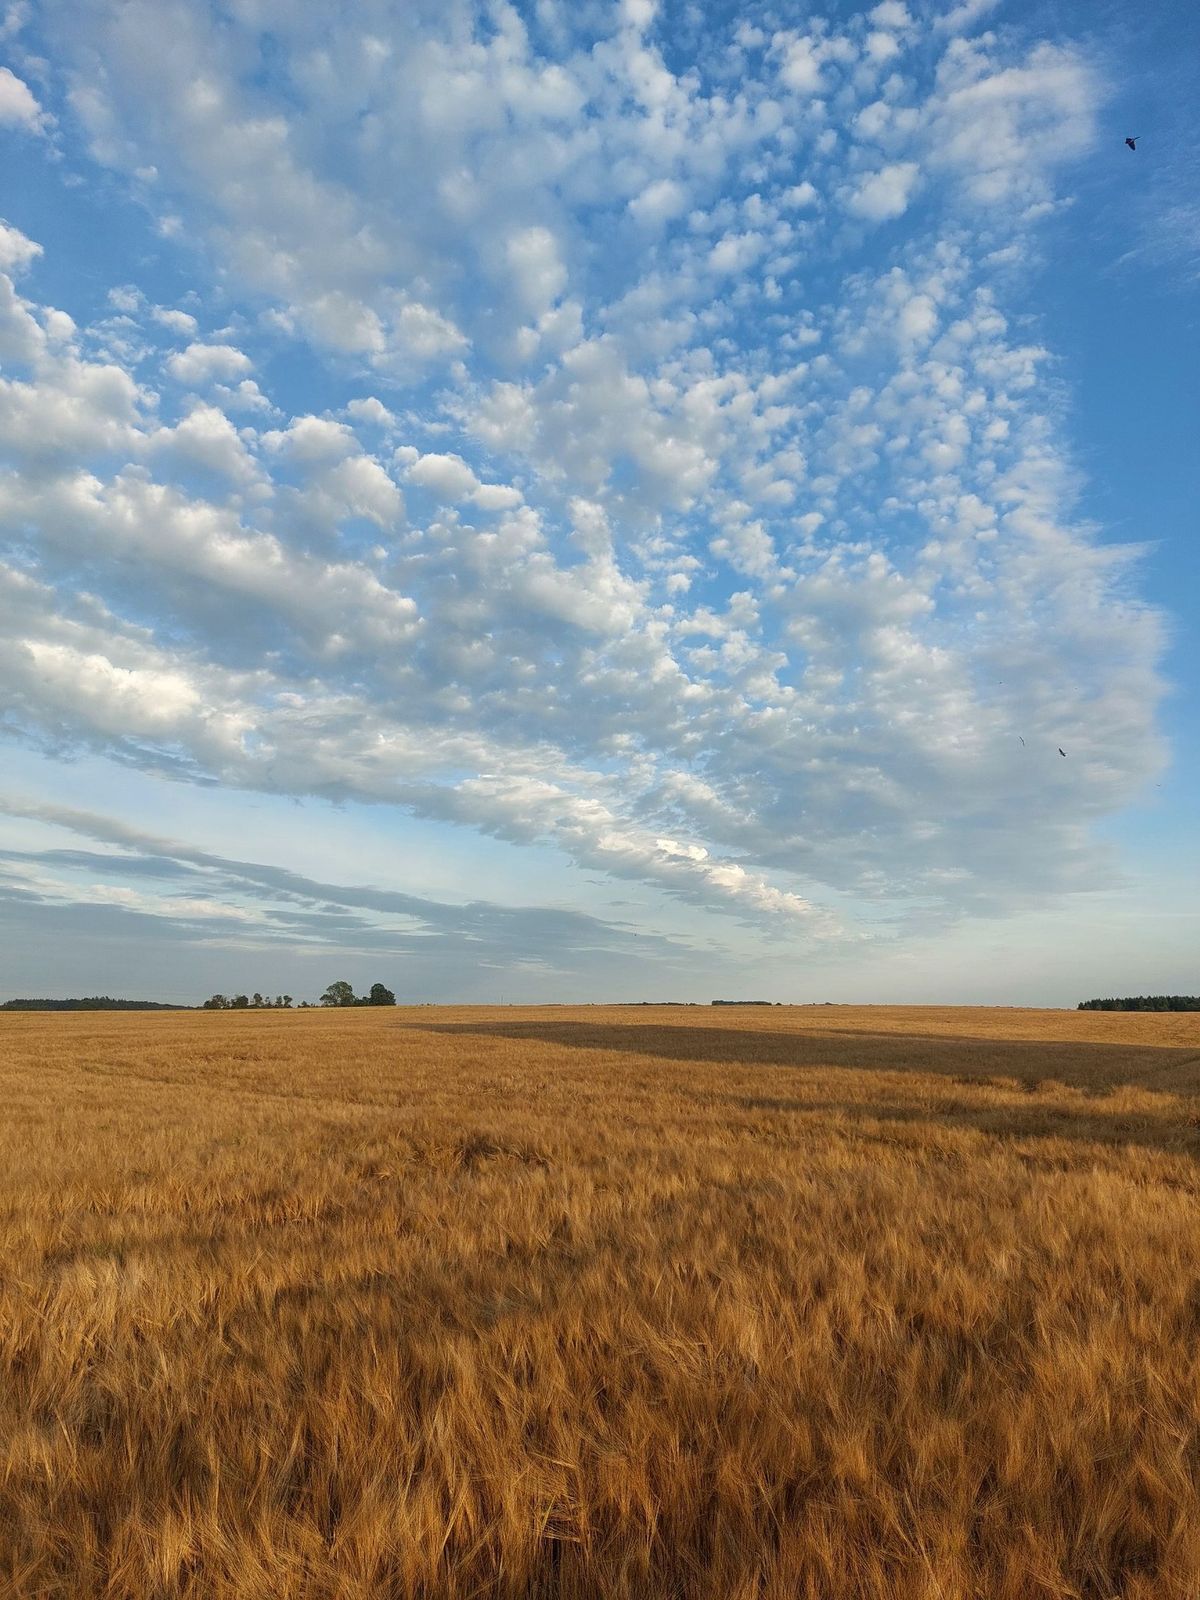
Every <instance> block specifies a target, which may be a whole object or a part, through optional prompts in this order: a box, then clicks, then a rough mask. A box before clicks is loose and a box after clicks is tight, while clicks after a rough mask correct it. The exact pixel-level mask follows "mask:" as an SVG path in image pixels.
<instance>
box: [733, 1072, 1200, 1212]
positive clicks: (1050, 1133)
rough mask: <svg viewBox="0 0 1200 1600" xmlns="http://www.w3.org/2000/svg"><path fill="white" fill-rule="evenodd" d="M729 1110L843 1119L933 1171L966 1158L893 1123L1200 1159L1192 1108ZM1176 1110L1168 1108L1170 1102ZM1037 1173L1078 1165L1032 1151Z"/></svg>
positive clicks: (838, 1106)
mask: <svg viewBox="0 0 1200 1600" xmlns="http://www.w3.org/2000/svg"><path fill="white" fill-rule="evenodd" d="M727 1099H728V1102H729V1104H730V1105H731V1106H733V1107H735V1108H736V1109H738V1110H739V1111H748V1112H755V1111H762V1112H768V1113H779V1112H783V1113H791V1114H795V1115H799V1116H808V1117H812V1116H816V1117H827V1116H829V1115H830V1114H832V1115H834V1116H836V1117H839V1118H841V1119H842V1123H843V1131H844V1132H846V1133H849V1134H851V1135H852V1136H853V1137H855V1138H857V1139H860V1140H863V1141H865V1142H866V1143H869V1144H879V1145H889V1146H896V1145H900V1146H903V1147H904V1148H905V1149H907V1150H908V1151H909V1152H910V1153H911V1154H913V1155H914V1156H919V1157H922V1158H924V1159H926V1160H929V1161H931V1162H933V1163H934V1164H946V1163H949V1164H950V1165H961V1164H962V1162H963V1161H964V1159H965V1158H964V1156H963V1153H962V1152H961V1151H958V1150H954V1149H947V1148H943V1147H941V1146H939V1145H936V1144H928V1143H923V1142H921V1141H920V1140H918V1142H916V1143H914V1142H912V1141H911V1140H908V1139H906V1138H905V1137H903V1135H901V1137H899V1138H897V1137H896V1135H894V1134H891V1133H887V1132H885V1131H883V1130H884V1129H886V1128H887V1126H888V1125H889V1124H891V1125H894V1126H895V1127H897V1128H898V1129H900V1130H903V1129H911V1130H913V1131H914V1132H916V1133H918V1134H919V1133H920V1132H921V1131H922V1130H924V1129H929V1128H937V1129H941V1130H943V1131H946V1130H949V1131H952V1132H960V1133H981V1134H984V1135H985V1136H986V1137H987V1138H994V1139H1009V1140H1011V1139H1017V1140H1035V1139H1050V1140H1054V1139H1069V1140H1071V1141H1072V1142H1074V1143H1084V1144H1090V1145H1107V1146H1109V1147H1110V1148H1112V1149H1114V1150H1117V1151H1120V1150H1123V1149H1125V1148H1126V1147H1127V1146H1129V1145H1138V1146H1140V1147H1141V1148H1143V1149H1147V1150H1161V1151H1163V1152H1164V1153H1166V1154H1168V1155H1177V1156H1186V1157H1188V1158H1189V1159H1190V1160H1192V1161H1195V1160H1196V1159H1197V1158H1200V1127H1197V1126H1196V1124H1195V1121H1194V1119H1192V1118H1191V1117H1190V1116H1189V1115H1188V1113H1187V1109H1186V1106H1185V1107H1180V1108H1179V1109H1178V1110H1175V1109H1172V1110H1170V1111H1168V1112H1166V1113H1165V1114H1164V1113H1150V1114H1147V1113H1146V1112H1143V1111H1111V1112H1110V1111H1104V1110H1101V1108H1100V1106H1099V1105H1097V1104H1095V1103H1094V1101H1093V1102H1089V1101H1084V1102H1083V1104H1082V1105H1078V1106H1075V1105H1069V1104H1068V1105H1065V1106H1064V1105H1053V1104H1051V1105H1047V1104H1046V1103H1045V1101H1042V1100H1037V1099H1032V1098H1031V1099H1029V1100H1028V1101H1027V1102H1025V1103H1024V1104H1014V1103H1013V1102H1012V1101H1011V1099H1010V1100H1009V1101H1007V1103H1001V1104H989V1103H987V1102H980V1103H974V1104H973V1103H971V1102H967V1101H964V1102H962V1103H960V1104H957V1105H954V1104H951V1105H938V1106H936V1107H920V1106H911V1105H902V1104H896V1103H889V1102H880V1101H873V1100H867V1101H851V1100H785V1099H773V1098H771V1097H769V1096H766V1095H730V1096H728V1097H727ZM1168 1105H1170V1102H1168ZM1020 1159H1021V1161H1022V1162H1023V1163H1024V1164H1025V1165H1026V1166H1027V1167H1029V1168H1031V1169H1043V1170H1045V1169H1056V1168H1061V1167H1070V1166H1074V1165H1075V1162H1074V1160H1073V1159H1064V1158H1063V1157H1062V1156H1060V1155H1056V1154H1054V1153H1053V1152H1049V1153H1043V1152H1039V1151H1038V1150H1036V1149H1034V1150H1029V1151H1026V1152H1025V1153H1023V1154H1022V1155H1021V1157H1020ZM1158 1181H1159V1182H1161V1183H1164V1184H1166V1186H1167V1187H1169V1188H1176V1189H1186V1191H1187V1192H1188V1193H1189V1194H1193V1195H1197V1196H1200V1177H1196V1178H1195V1179H1192V1178H1188V1179H1187V1180H1180V1179H1179V1178H1177V1177H1171V1176H1162V1177H1160V1178H1159V1179H1158Z"/></svg>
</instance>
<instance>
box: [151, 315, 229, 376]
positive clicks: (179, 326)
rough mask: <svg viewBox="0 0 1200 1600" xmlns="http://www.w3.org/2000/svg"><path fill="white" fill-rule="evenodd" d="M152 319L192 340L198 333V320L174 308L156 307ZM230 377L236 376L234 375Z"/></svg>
mask: <svg viewBox="0 0 1200 1600" xmlns="http://www.w3.org/2000/svg"><path fill="white" fill-rule="evenodd" d="M150 315H151V317H152V318H153V319H154V321H155V322H157V323H158V325H159V326H160V327H162V328H167V329H169V330H170V332H172V333H179V334H182V335H183V336H184V337H185V338H188V339H190V338H191V337H192V335H193V334H194V333H195V332H196V319H195V317H193V316H192V314H191V312H189V311H179V310H177V309H175V308H174V307H172V306H154V307H153V308H152V310H151V312H150ZM228 376H230V377H232V376H234V374H233V373H230V374H228Z"/></svg>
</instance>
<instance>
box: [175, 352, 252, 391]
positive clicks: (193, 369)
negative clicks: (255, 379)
mask: <svg viewBox="0 0 1200 1600" xmlns="http://www.w3.org/2000/svg"><path fill="white" fill-rule="evenodd" d="M251 366H252V363H251V360H250V357H249V356H248V355H246V354H245V352H244V351H242V350H238V349H236V348H235V347H234V346H233V345H230V344H189V345H188V347H187V349H186V350H182V351H179V352H178V353H177V354H175V355H173V356H169V357H168V358H167V363H166V367H167V371H168V372H169V373H170V374H171V376H172V377H173V378H174V379H175V381H176V382H177V383H193V384H205V383H211V382H212V381H213V380H214V379H215V378H241V377H244V376H245V374H246V373H248V372H249V371H250V369H251Z"/></svg>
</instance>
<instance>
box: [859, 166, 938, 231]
mask: <svg viewBox="0 0 1200 1600" xmlns="http://www.w3.org/2000/svg"><path fill="white" fill-rule="evenodd" d="M919 171H920V168H919V167H918V165H917V163H916V162H915V161H895V162H893V163H892V164H891V165H890V166H887V167H883V168H881V170H880V171H878V172H872V173H870V174H869V175H868V176H867V177H865V178H863V179H862V181H861V182H860V183H859V184H858V186H857V187H856V188H855V189H854V191H853V192H852V193H851V194H850V196H849V197H848V199H847V200H846V209H847V211H852V212H853V213H854V215H855V216H856V217H864V218H866V220H867V221H868V222H890V221H893V220H894V219H895V218H896V217H902V216H903V215H904V213H905V212H906V211H907V210H908V203H909V199H910V197H911V195H912V191H913V188H914V186H915V184H916V181H917V174H918V172H919Z"/></svg>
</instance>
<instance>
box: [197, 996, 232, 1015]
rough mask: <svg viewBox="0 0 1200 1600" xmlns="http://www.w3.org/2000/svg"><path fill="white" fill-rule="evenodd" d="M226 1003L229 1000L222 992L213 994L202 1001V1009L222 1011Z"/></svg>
mask: <svg viewBox="0 0 1200 1600" xmlns="http://www.w3.org/2000/svg"><path fill="white" fill-rule="evenodd" d="M228 1004H229V1001H228V1000H226V998H225V996H224V995H223V994H214V995H213V997H212V999H211V1000H206V1001H205V1002H204V1006H203V1009H204V1010H205V1011H224V1010H225V1008H226V1006H227V1005H228Z"/></svg>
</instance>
